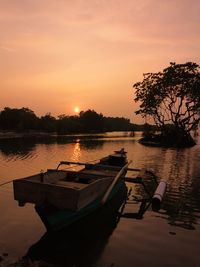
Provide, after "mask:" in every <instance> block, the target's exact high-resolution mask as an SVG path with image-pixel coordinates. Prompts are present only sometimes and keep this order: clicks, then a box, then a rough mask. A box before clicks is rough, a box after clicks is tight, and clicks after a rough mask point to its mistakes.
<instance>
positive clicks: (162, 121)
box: [133, 62, 200, 147]
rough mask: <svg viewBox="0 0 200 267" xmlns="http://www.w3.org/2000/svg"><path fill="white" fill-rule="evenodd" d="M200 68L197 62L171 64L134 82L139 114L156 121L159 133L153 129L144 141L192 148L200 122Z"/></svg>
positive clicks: (145, 142) (158, 144)
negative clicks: (153, 131)
mask: <svg viewBox="0 0 200 267" xmlns="http://www.w3.org/2000/svg"><path fill="white" fill-rule="evenodd" d="M199 69H200V67H199V65H197V64H196V63H192V62H187V63H185V64H176V63H171V64H170V66H169V67H167V68H166V69H164V70H163V71H162V72H158V73H146V74H144V79H143V81H142V82H138V83H135V84H134V85H133V87H134V89H135V94H136V97H135V102H140V108H139V110H137V111H136V114H138V115H141V116H142V117H144V118H146V119H148V118H150V119H151V120H153V121H154V122H155V124H156V126H157V130H158V131H159V134H153V133H150V132H149V131H147V132H146V134H145V136H144V137H143V138H142V139H141V140H140V143H142V144H145V145H151V146H167V147H191V146H194V145H195V140H194V138H193V137H192V134H191V133H192V132H195V131H197V129H198V126H199V122H200V71H199Z"/></svg>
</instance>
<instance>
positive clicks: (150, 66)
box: [0, 0, 200, 119]
mask: <svg viewBox="0 0 200 267" xmlns="http://www.w3.org/2000/svg"><path fill="white" fill-rule="evenodd" d="M199 11H200V2H199V1H198V0H193V1H188V0H168V1H165V0H160V1H158V0H144V1H141V2H140V1H136V0H135V1H134V0H130V1H129V0H126V1H123V0H88V1H83V0H73V1H71V0H43V1H40V0H7V1H3V0H0V31H1V36H0V56H1V61H0V71H1V74H2V81H1V85H2V90H1V98H0V99H1V100H0V101H1V103H0V106H1V108H2V107H4V106H19V107H21V106H28V107H30V108H32V109H33V110H34V111H35V112H36V113H37V114H42V113H45V112H48V111H51V112H52V113H53V114H59V113H68V112H70V110H71V106H73V105H78V104H79V103H80V105H82V107H83V109H87V108H93V109H95V110H97V111H98V112H102V113H103V114H105V115H106V114H107V115H113V116H115V115H116V116H120V115H121V116H127V117H131V116H132V114H133V111H134V109H135V105H134V102H133V91H132V84H133V83H134V82H136V81H138V79H141V78H142V73H143V72H149V71H159V70H161V69H163V68H164V67H166V66H168V65H169V62H170V61H176V62H186V61H195V62H197V63H200V62H199V46H200V35H199V25H200V16H199ZM19 95H20V96H21V98H20V97H19ZM46 95H48V98H47V99H46V101H45V103H44V101H43V105H42V106H41V105H40V103H41V102H42V99H43V98H44V97H45V96H46ZM107 95H109V98H112V100H113V101H112V105H111V103H109V101H108V98H106V96H107ZM109 100H110V99H109ZM134 119H135V117H134Z"/></svg>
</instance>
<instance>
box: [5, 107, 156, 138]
mask: <svg viewBox="0 0 200 267" xmlns="http://www.w3.org/2000/svg"><path fill="white" fill-rule="evenodd" d="M153 128H154V126H151V125H147V124H144V125H137V124H133V123H130V120H129V119H126V118H123V117H104V116H103V114H101V113H100V114H98V113H97V112H96V111H94V110H90V109H89V110H87V111H81V112H80V113H79V115H76V116H68V115H59V116H58V117H57V118H55V117H53V116H52V115H51V113H47V114H46V115H44V116H41V117H37V116H36V115H35V113H34V112H33V111H32V110H30V109H29V108H24V107H23V108H20V109H17V108H9V107H5V108H4V109H3V110H2V111H0V130H1V131H16V132H26V131H42V132H49V133H51V132H56V133H58V134H68V133H69V134H70V133H97V132H98V133H100V132H108V131H143V130H145V129H147V130H150V129H152V130H153Z"/></svg>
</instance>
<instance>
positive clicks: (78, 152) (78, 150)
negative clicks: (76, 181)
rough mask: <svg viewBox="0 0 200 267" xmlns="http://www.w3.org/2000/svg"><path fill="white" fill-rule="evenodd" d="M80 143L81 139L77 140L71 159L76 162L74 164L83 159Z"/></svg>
mask: <svg viewBox="0 0 200 267" xmlns="http://www.w3.org/2000/svg"><path fill="white" fill-rule="evenodd" d="M79 141H80V140H79V139H77V140H76V143H75V145H74V150H73V154H72V157H71V161H74V162H78V161H79V160H80V157H81V148H80V142H79Z"/></svg>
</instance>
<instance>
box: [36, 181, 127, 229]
mask: <svg viewBox="0 0 200 267" xmlns="http://www.w3.org/2000/svg"><path fill="white" fill-rule="evenodd" d="M126 196H127V187H126V185H125V182H124V181H123V180H122V179H120V180H119V181H118V182H117V184H116V185H115V187H114V188H113V189H112V191H111V193H110V195H109V198H108V200H107V202H106V203H105V204H104V205H102V203H101V197H99V198H97V199H96V200H95V201H93V202H92V203H90V204H89V205H87V206H86V207H84V208H83V209H81V210H79V211H76V212H73V211H69V210H59V209H57V208H55V207H53V206H51V205H49V204H48V203H47V204H43V205H40V206H37V205H36V206H35V210H36V212H37V213H38V215H39V217H40V218H41V220H42V222H43V223H44V225H45V227H46V229H47V231H58V230H61V229H63V228H66V227H68V226H70V225H72V224H74V223H76V222H78V221H80V220H84V219H86V218H88V217H90V216H94V214H95V213H98V212H100V210H102V209H106V207H107V206H108V205H112V204H113V203H115V202H117V201H119V200H120V201H121V199H122V198H124V200H125V199H126Z"/></svg>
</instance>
